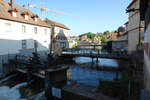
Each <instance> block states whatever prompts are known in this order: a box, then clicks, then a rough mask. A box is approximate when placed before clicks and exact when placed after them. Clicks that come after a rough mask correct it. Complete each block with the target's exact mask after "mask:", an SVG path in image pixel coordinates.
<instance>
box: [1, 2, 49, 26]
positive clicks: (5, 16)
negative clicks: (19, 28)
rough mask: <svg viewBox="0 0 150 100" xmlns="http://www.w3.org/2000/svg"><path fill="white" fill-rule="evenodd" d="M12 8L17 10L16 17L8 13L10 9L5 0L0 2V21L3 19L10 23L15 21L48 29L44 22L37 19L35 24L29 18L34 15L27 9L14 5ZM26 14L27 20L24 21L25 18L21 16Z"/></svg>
mask: <svg viewBox="0 0 150 100" xmlns="http://www.w3.org/2000/svg"><path fill="white" fill-rule="evenodd" d="M13 8H15V9H16V10H17V17H13V16H12V15H11V14H10V13H9V12H8V11H9V10H10V9H12V8H11V6H10V5H9V3H8V2H6V1H5V0H0V19H5V20H10V21H15V22H21V23H26V24H32V25H38V26H43V27H50V26H49V25H47V24H46V23H45V22H44V21H42V20H41V19H40V18H38V20H37V22H36V21H34V20H33V18H31V16H33V15H36V14H34V13H33V12H31V11H30V10H28V9H27V8H25V7H23V6H19V5H16V4H13ZM24 12H28V14H29V18H28V20H25V18H24V17H23V16H22V13H24Z"/></svg>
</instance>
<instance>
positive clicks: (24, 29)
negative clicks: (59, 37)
mask: <svg viewBox="0 0 150 100" xmlns="http://www.w3.org/2000/svg"><path fill="white" fill-rule="evenodd" d="M0 28H1V30H0V47H1V48H0V56H1V57H0V67H2V61H3V62H4V63H6V62H7V60H8V57H5V56H7V55H8V54H9V55H10V54H18V53H21V55H32V53H33V52H37V53H41V55H42V54H45V53H48V51H49V49H50V48H49V47H50V41H51V37H50V36H51V27H50V26H49V25H47V24H46V23H45V22H44V21H42V20H41V19H40V18H38V16H37V15H36V14H34V13H32V12H31V11H29V10H28V9H26V8H25V7H22V6H19V5H16V4H14V3H13V2H10V3H8V2H6V1H5V0H1V1H0ZM43 52H44V53H43ZM42 56H44V55H42ZM5 58H7V59H5Z"/></svg>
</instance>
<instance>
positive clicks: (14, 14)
mask: <svg viewBox="0 0 150 100" xmlns="http://www.w3.org/2000/svg"><path fill="white" fill-rule="evenodd" d="M8 12H9V13H10V14H11V15H12V16H13V17H17V12H18V11H17V9H16V8H13V9H10V10H8Z"/></svg>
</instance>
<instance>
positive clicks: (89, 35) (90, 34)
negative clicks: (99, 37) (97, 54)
mask: <svg viewBox="0 0 150 100" xmlns="http://www.w3.org/2000/svg"><path fill="white" fill-rule="evenodd" d="M84 35H87V37H88V38H90V39H92V40H93V38H94V37H95V35H96V34H95V33H92V32H88V33H84V34H81V35H80V36H79V37H81V36H84Z"/></svg>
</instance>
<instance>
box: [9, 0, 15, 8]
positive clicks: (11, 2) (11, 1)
mask: <svg viewBox="0 0 150 100" xmlns="http://www.w3.org/2000/svg"><path fill="white" fill-rule="evenodd" d="M13 2H14V1H13V0H10V6H11V8H13Z"/></svg>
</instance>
